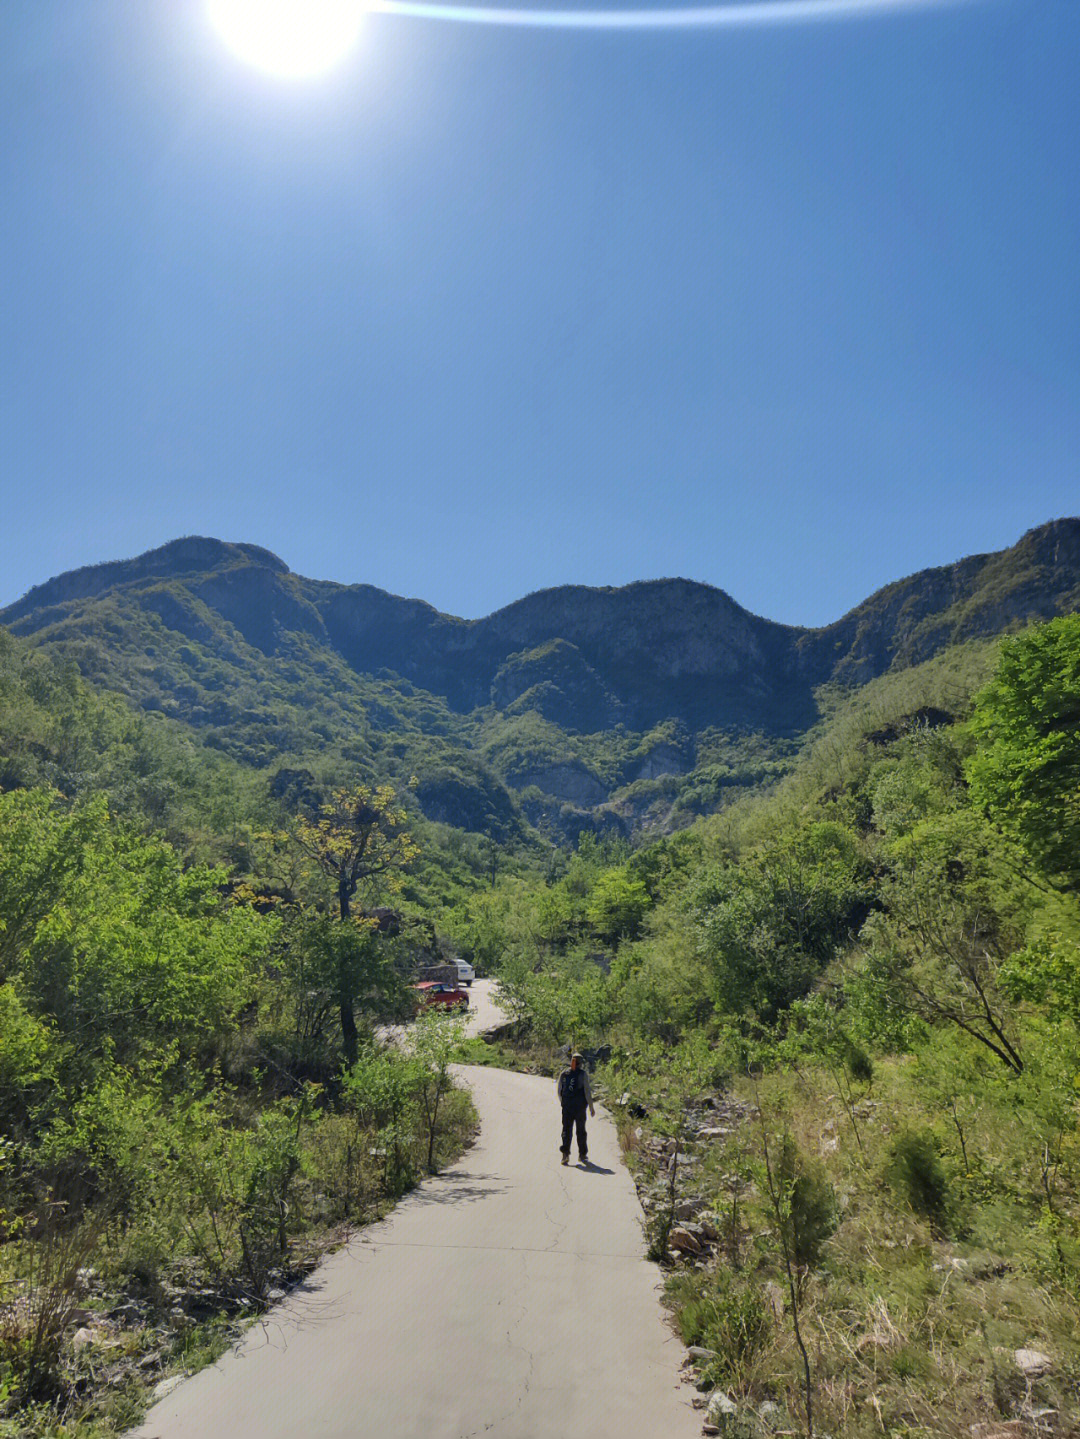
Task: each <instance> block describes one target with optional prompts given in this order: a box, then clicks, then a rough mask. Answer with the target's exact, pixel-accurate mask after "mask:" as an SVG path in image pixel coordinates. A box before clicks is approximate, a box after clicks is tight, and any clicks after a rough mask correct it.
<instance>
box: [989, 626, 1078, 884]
mask: <svg viewBox="0 0 1080 1439" xmlns="http://www.w3.org/2000/svg"><path fill="white" fill-rule="evenodd" d="M971 727H972V730H973V732H974V734H975V736H976V738H977V739H978V740H979V742H980V743H979V748H978V749H977V751H976V753H975V754H974V755H972V756H971V758H970V759H969V761H968V765H967V774H968V780H969V783H970V785H971V792H972V797H973V798H974V800H975V802H976V804H979V805H981V806H983V807H984V808H985V810H986V811H987V813H988V814H989V815H990V817H991V818H992V819H993V820H994V821H995V823H997V824H999V825H1000V826H1001V827H1002V829H1004V830H1005V831H1006V832H1008V833H1010V834H1012V835H1014V836H1015V837H1016V838H1017V839H1019V840H1020V842H1021V843H1022V844H1023V845H1024V847H1025V849H1026V850H1027V852H1028V853H1029V854H1030V855H1031V857H1032V858H1033V859H1034V860H1035V862H1036V864H1038V865H1039V867H1040V868H1041V869H1042V870H1043V871H1044V873H1046V874H1047V875H1049V876H1051V877H1053V878H1054V879H1055V880H1056V881H1057V882H1058V883H1059V884H1060V885H1061V886H1062V887H1063V888H1067V889H1070V890H1076V889H1078V888H1080V615H1063V616H1061V617H1060V618H1058V619H1055V620H1051V621H1050V623H1049V624H1045V625H1038V626H1037V627H1036V628H1034V629H1033V630H1031V631H1030V632H1029V633H1028V634H1025V635H1021V636H1020V637H1018V638H1017V639H1009V640H1005V641H1004V643H1003V644H1002V648H1001V659H1000V661H999V664H998V670H997V674H996V675H995V677H994V679H993V680H992V681H991V683H990V684H989V685H988V686H987V687H986V689H984V690H983V691H982V692H981V693H980V694H979V695H978V697H977V699H976V702H975V713H974V716H973V718H972V721H971Z"/></svg>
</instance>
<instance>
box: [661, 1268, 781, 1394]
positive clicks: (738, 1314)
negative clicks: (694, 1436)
mask: <svg viewBox="0 0 1080 1439" xmlns="http://www.w3.org/2000/svg"><path fill="white" fill-rule="evenodd" d="M668 1298H669V1301H671V1302H673V1303H675V1304H676V1305H677V1311H676V1318H677V1323H678V1327H679V1334H680V1336H681V1338H682V1341H683V1343H684V1344H686V1345H699V1346H700V1347H701V1348H703V1349H711V1350H713V1351H714V1352H715V1354H716V1356H717V1357H716V1359H715V1360H710V1361H709V1363H708V1365H707V1366H706V1369H705V1375H704V1377H705V1378H706V1379H707V1380H708V1381H709V1382H710V1384H721V1385H724V1386H725V1387H731V1388H734V1389H735V1390H736V1391H743V1390H745V1387H746V1384H747V1380H748V1378H749V1376H750V1374H751V1372H752V1370H753V1365H754V1361H755V1360H756V1359H758V1357H759V1356H760V1355H761V1353H762V1351H763V1350H764V1348H765V1346H766V1344H767V1343H768V1340H769V1338H770V1335H771V1334H772V1330H773V1318H772V1311H771V1309H770V1307H769V1305H768V1302H767V1301H766V1299H765V1297H764V1295H763V1294H762V1292H761V1290H760V1288H759V1287H758V1286H757V1285H756V1284H755V1283H754V1282H753V1280H752V1279H748V1278H746V1277H744V1276H739V1277H736V1276H734V1275H732V1274H731V1273H730V1272H729V1271H727V1270H726V1269H721V1270H719V1271H717V1272H716V1273H715V1274H712V1275H710V1276H709V1277H708V1278H707V1279H702V1278H697V1277H696V1276H695V1277H694V1278H693V1279H689V1278H684V1277H683V1276H679V1277H678V1278H677V1279H673V1280H672V1282H671V1283H670V1284H669V1286H668Z"/></svg>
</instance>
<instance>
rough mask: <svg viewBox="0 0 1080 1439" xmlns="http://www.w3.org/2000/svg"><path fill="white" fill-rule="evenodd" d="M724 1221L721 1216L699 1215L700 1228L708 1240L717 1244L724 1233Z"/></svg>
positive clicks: (711, 1214)
mask: <svg viewBox="0 0 1080 1439" xmlns="http://www.w3.org/2000/svg"><path fill="white" fill-rule="evenodd" d="M722 1225H723V1220H722V1219H721V1218H720V1216H719V1214H713V1213H711V1212H710V1213H706V1214H699V1215H698V1227H699V1228H700V1230H701V1232H702V1234H703V1235H704V1236H705V1238H706V1239H708V1240H710V1241H711V1242H715V1241H716V1240H717V1239H719V1238H720V1235H721V1233H722Z"/></svg>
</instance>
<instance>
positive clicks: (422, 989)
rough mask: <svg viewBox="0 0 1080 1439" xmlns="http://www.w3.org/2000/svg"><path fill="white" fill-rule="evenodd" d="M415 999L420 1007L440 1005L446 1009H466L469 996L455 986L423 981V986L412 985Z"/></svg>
mask: <svg viewBox="0 0 1080 1439" xmlns="http://www.w3.org/2000/svg"><path fill="white" fill-rule="evenodd" d="M413 989H414V990H415V991H416V997H417V999H418V1000H419V1001H420V1003H421V1004H422V1005H429V1004H441V1005H445V1007H446V1008H447V1009H468V1007H469V996H468V995H467V994H466V993H465V991H464V990H463V989H460V988H458V986H457V985H456V984H437V983H435V982H434V981H433V980H425V981H424V982H423V984H414V985H413Z"/></svg>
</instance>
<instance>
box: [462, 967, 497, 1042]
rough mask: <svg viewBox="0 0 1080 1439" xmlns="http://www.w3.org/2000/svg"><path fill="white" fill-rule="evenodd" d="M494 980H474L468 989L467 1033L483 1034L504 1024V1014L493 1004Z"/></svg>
mask: <svg viewBox="0 0 1080 1439" xmlns="http://www.w3.org/2000/svg"><path fill="white" fill-rule="evenodd" d="M495 984H496V981H495V980H494V979H474V980H473V982H472V985H471V986H470V988H469V991H468V993H469V1017H468V1021H467V1023H468V1032H469V1033H470V1034H483V1032H484V1030H485V1029H496V1028H497V1027H498V1026H499V1025H500V1024H505V1023H506V1014H505V1013H504V1011H503V1010H501V1009H500V1008H499V1006H498V1005H497V1004H496V1003H495Z"/></svg>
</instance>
